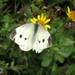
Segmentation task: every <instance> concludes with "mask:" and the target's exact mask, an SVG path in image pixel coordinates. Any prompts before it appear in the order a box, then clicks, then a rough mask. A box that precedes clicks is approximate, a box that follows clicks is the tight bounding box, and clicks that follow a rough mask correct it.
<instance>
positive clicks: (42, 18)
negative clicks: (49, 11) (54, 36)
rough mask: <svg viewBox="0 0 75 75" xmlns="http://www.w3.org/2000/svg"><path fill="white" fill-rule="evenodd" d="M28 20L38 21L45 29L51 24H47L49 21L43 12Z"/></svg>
mask: <svg viewBox="0 0 75 75" xmlns="http://www.w3.org/2000/svg"><path fill="white" fill-rule="evenodd" d="M30 20H31V22H32V23H34V24H36V22H38V23H39V24H41V25H43V26H44V27H45V28H46V29H48V28H49V29H50V28H51V26H50V25H48V24H47V23H48V22H49V21H50V19H47V17H46V16H45V15H44V14H41V16H40V15H38V16H37V18H35V17H33V18H31V19H30Z"/></svg>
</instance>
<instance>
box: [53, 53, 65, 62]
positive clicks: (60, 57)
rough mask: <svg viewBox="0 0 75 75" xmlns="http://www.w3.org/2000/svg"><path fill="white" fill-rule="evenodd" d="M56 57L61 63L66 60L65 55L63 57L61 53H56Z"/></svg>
mask: <svg viewBox="0 0 75 75" xmlns="http://www.w3.org/2000/svg"><path fill="white" fill-rule="evenodd" d="M54 58H55V60H57V61H59V62H61V63H63V62H64V57H63V56H61V55H60V54H58V53H55V56H54Z"/></svg>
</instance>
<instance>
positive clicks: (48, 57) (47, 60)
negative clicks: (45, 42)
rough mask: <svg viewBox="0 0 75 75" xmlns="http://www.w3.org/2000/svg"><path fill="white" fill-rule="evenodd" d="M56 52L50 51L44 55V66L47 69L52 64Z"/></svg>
mask: <svg viewBox="0 0 75 75" xmlns="http://www.w3.org/2000/svg"><path fill="white" fill-rule="evenodd" d="M53 54H54V51H52V50H49V51H48V52H46V53H45V54H43V61H42V66H44V67H47V66H49V64H50V63H51V62H52V58H53Z"/></svg>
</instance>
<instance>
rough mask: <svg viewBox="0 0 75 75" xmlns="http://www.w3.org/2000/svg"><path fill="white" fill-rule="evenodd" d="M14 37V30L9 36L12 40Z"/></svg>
mask: <svg viewBox="0 0 75 75" xmlns="http://www.w3.org/2000/svg"><path fill="white" fill-rule="evenodd" d="M15 35H16V30H13V31H12V32H11V34H10V36H9V38H10V39H12V40H13V38H14V36H15Z"/></svg>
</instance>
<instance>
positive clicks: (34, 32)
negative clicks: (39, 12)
mask: <svg viewBox="0 0 75 75" xmlns="http://www.w3.org/2000/svg"><path fill="white" fill-rule="evenodd" d="M10 39H11V40H14V42H15V43H16V44H18V45H19V47H20V49H22V50H23V51H29V50H31V49H32V50H35V51H36V52H37V53H40V52H41V51H42V50H43V49H45V48H48V47H50V46H51V44H52V39H51V36H50V33H49V32H48V31H47V30H46V29H45V27H44V26H42V25H40V24H38V23H36V24H35V25H34V24H33V23H27V24H24V25H21V26H19V27H17V28H16V29H15V30H13V31H12V33H11V34H10Z"/></svg>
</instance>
